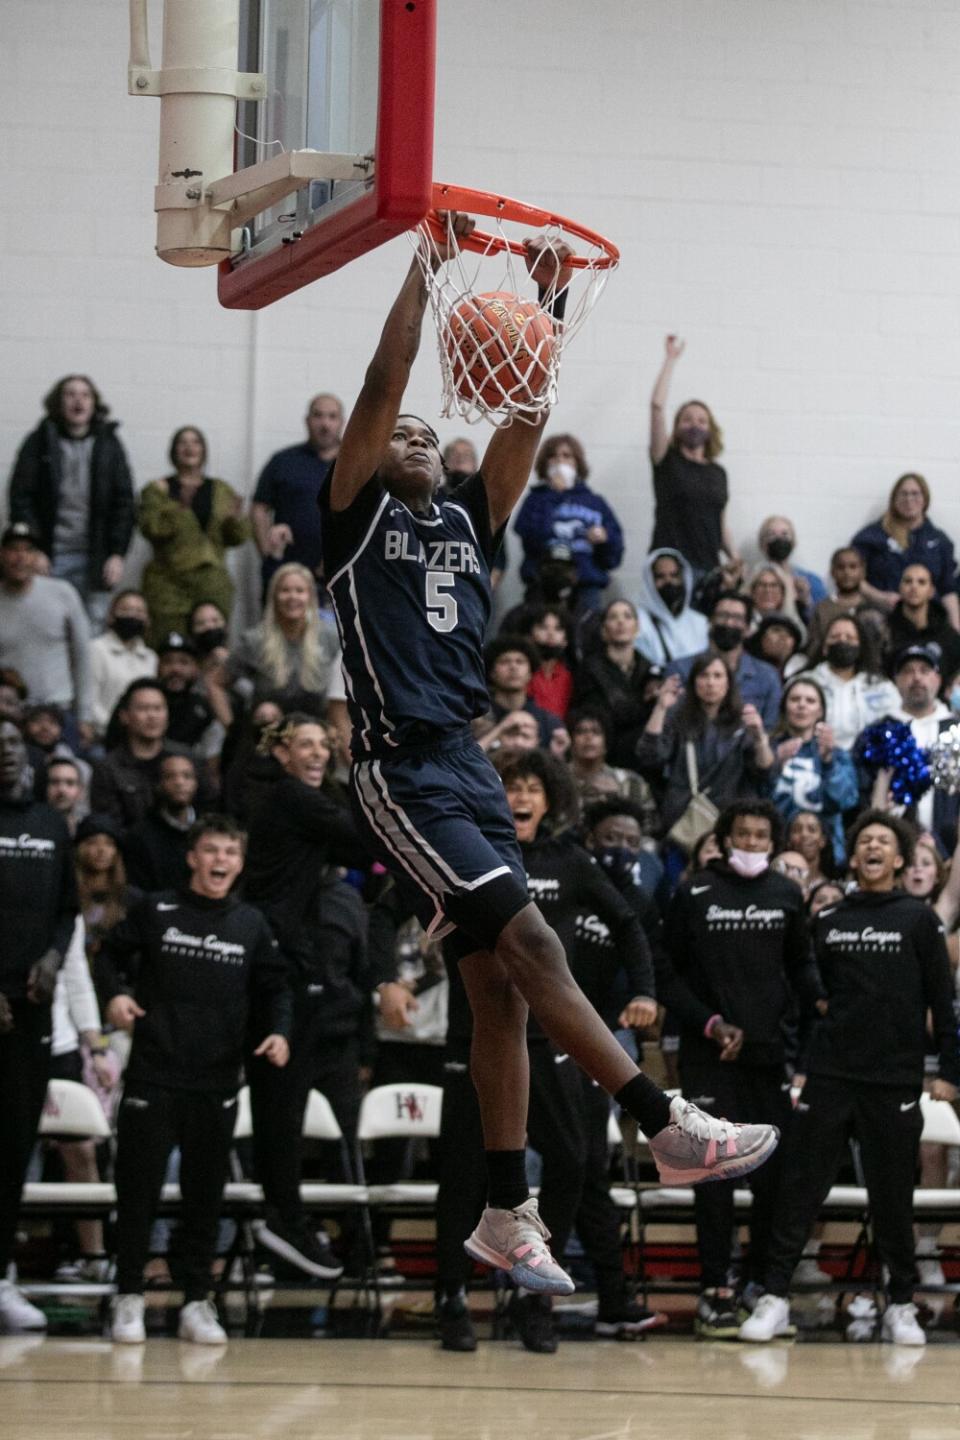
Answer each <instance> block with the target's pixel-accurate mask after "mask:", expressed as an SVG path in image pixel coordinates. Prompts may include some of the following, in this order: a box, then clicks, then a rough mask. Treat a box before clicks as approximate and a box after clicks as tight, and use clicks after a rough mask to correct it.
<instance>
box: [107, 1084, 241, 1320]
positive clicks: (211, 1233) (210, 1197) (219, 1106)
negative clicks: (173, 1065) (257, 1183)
mask: <svg viewBox="0 0 960 1440" xmlns="http://www.w3.org/2000/svg"><path fill="white" fill-rule="evenodd" d="M236 1118H237V1096H236V1092H234V1093H232V1094H224V1093H223V1092H222V1091H221V1092H213V1093H208V1092H206V1091H199V1090H167V1089H162V1088H161V1087H160V1086H155V1085H141V1084H136V1083H132V1084H128V1085H127V1088H126V1090H125V1092H124V1096H123V1100H122V1101H121V1103H120V1112H119V1116H118V1119H117V1162H116V1184H117V1291H118V1293H119V1294H121V1295H139V1294H140V1293H141V1291H142V1290H143V1267H144V1265H145V1264H146V1263H147V1258H148V1256H149V1253H150V1227H151V1225H152V1224H153V1220H154V1217H155V1215H156V1212H157V1205H158V1202H159V1199H160V1192H161V1189H162V1187H163V1177H164V1175H165V1173H166V1169H167V1161H168V1159H169V1158H170V1151H171V1150H172V1149H173V1147H174V1146H175V1145H179V1147H180V1191H181V1195H182V1197H183V1219H182V1222H181V1227H180V1236H181V1240H182V1245H183V1271H184V1294H185V1299H186V1303H188V1304H189V1303H190V1301H192V1300H203V1299H204V1298H205V1297H206V1295H207V1294H208V1293H209V1290H210V1266H211V1264H212V1262H213V1257H214V1252H215V1249H216V1243H217V1222H218V1220H219V1218H220V1203H221V1200H222V1198H223V1186H224V1182H225V1181H226V1178H227V1163H228V1159H229V1155H230V1145H231V1142H232V1139H233V1127H234V1123H235V1121H236Z"/></svg>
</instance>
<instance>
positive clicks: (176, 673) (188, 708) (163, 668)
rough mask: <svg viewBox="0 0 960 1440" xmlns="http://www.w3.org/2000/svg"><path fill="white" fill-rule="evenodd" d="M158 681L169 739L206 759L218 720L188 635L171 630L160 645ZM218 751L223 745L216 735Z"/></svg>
mask: <svg viewBox="0 0 960 1440" xmlns="http://www.w3.org/2000/svg"><path fill="white" fill-rule="evenodd" d="M157 660H158V664H157V680H158V682H159V684H160V688H161V690H162V691H163V693H164V696H165V697H166V701H167V713H168V716H169V719H168V722H167V739H168V740H172V741H174V743H175V744H177V745H185V746H186V747H187V748H188V749H189V750H193V751H195V752H196V753H197V754H198V755H201V756H205V755H206V754H207V753H208V751H209V749H210V747H209V745H208V744H207V741H208V738H209V733H210V729H211V727H212V726H213V725H214V723H215V716H214V713H213V709H212V707H211V705H210V702H209V701H208V700H207V698H206V696H205V695H204V693H203V688H202V684H201V681H200V662H199V660H198V658H197V651H196V647H195V646H194V643H193V641H192V640H191V639H190V638H189V636H187V635H181V634H180V632H179V630H171V632H170V634H169V635H165V636H164V637H163V639H162V640H160V641H159V642H158V644H157ZM217 740H218V742H219V743H218V745H217V749H219V748H220V745H222V743H223V739H222V732H221V731H220V730H219V729H218V731H217Z"/></svg>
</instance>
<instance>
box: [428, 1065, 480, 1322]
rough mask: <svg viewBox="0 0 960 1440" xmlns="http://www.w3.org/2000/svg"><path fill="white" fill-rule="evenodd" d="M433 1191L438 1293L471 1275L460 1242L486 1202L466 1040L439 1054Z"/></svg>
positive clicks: (459, 1286)
mask: <svg viewBox="0 0 960 1440" xmlns="http://www.w3.org/2000/svg"><path fill="white" fill-rule="evenodd" d="M439 1181H440V1184H439V1187H438V1190H437V1280H436V1289H437V1294H438V1295H456V1293H457V1291H458V1290H460V1289H462V1288H463V1287H464V1286H465V1285H466V1283H467V1280H468V1279H469V1277H470V1275H472V1273H473V1261H472V1260H471V1259H470V1257H469V1255H468V1254H467V1253H466V1251H465V1250H464V1248H463V1242H464V1241H465V1240H466V1238H467V1236H468V1235H470V1234H471V1233H472V1231H473V1230H474V1229H475V1227H476V1224H477V1221H478V1220H479V1219H480V1216H481V1215H482V1213H483V1207H484V1205H485V1204H486V1201H487V1162H486V1156H485V1155H484V1150H483V1126H482V1124H481V1121H480V1104H479V1102H478V1100H477V1092H476V1090H475V1089H474V1086H473V1081H472V1079H471V1078H470V1042H469V1040H466V1041H459V1042H451V1043H450V1044H449V1045H448V1046H447V1047H446V1049H445V1050H444V1053H443V1112H442V1116H441V1120H440V1171H439Z"/></svg>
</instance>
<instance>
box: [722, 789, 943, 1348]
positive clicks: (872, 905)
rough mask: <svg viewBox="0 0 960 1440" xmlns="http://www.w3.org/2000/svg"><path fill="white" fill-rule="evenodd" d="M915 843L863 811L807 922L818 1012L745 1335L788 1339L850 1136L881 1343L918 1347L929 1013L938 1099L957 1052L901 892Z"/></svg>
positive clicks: (925, 920)
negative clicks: (796, 1290) (839, 892)
mask: <svg viewBox="0 0 960 1440" xmlns="http://www.w3.org/2000/svg"><path fill="white" fill-rule="evenodd" d="M913 846H914V832H913V831H912V829H911V827H910V826H909V825H907V824H906V823H905V822H904V821H902V820H900V819H897V818H896V817H894V816H892V815H887V814H885V813H883V812H882V811H879V810H867V811H865V812H864V814H863V815H861V816H860V818H859V820H858V821H857V823H856V824H855V825H854V827H853V830H852V832H851V836H850V842H849V845H848V850H849V854H850V869H851V870H852V871H853V874H854V875H855V876H856V880H857V886H858V888H857V890H856V891H854V892H853V894H851V895H848V896H847V898H846V899H845V900H841V901H840V903H839V904H838V905H831V906H827V907H826V908H825V909H823V910H821V911H820V913H819V915H818V916H817V919H816V921H815V925H814V943H815V949H816V957H817V962H818V965H819V969H820V975H821V978H822V982H823V983H822V994H821V997H820V999H819V1000H818V1001H817V1002H816V1005H817V1010H818V1011H819V1014H820V1018H819V1020H818V1021H817V1022H816V1024H815V1025H814V1028H813V1031H812V1034H811V1036H810V1040H809V1044H808V1047H807V1053H806V1056H805V1058H804V1059H803V1060H802V1069H803V1073H804V1074H805V1076H806V1084H805V1085H804V1086H803V1089H802V1091H801V1096H800V1099H799V1101H798V1103H797V1107H796V1113H795V1115H794V1118H793V1123H792V1125H791V1128H790V1132H789V1137H788V1140H787V1144H786V1146H785V1147H784V1154H783V1157H782V1161H781V1178H780V1188H779V1193H778V1195H777V1200H776V1205H775V1208H774V1221H773V1230H772V1234H771V1237H770V1245H769V1249H768V1253H767V1263H766V1272H765V1274H764V1275H763V1277H762V1280H763V1285H764V1288H765V1290H766V1292H767V1293H766V1294H765V1295H762V1296H761V1297H760V1299H759V1300H758V1302H757V1305H756V1308H755V1309H754V1312H753V1314H752V1315H751V1316H750V1318H749V1319H748V1320H746V1321H745V1322H744V1324H743V1325H742V1326H741V1327H740V1339H741V1340H772V1339H773V1338H774V1337H775V1336H777V1335H785V1334H788V1333H790V1305H789V1301H788V1299H787V1293H788V1290H789V1285H790V1277H791V1275H792V1274H793V1271H794V1267H795V1266H796V1264H797V1262H798V1260H799V1259H800V1256H801V1253H802V1251H803V1247H804V1244H805V1242H806V1239H807V1236H808V1234H809V1233H810V1227H811V1226H812V1224H813V1222H814V1220H815V1219H816V1217H817V1213H818V1212H819V1210H820V1206H821V1205H822V1204H823V1201H824V1199H825V1198H826V1195H827V1192H828V1190H829V1189H830V1186H831V1184H832V1183H833V1179H834V1176H835V1175H836V1172H837V1168H838V1166H839V1164H840V1160H841V1158H842V1156H843V1154H844V1151H845V1149H846V1144H847V1140H848V1138H849V1136H850V1135H854V1136H855V1137H856V1139H857V1140H858V1141H859V1144H860V1155H861V1159H862V1162H863V1171H864V1177H865V1179H866V1184H867V1194H868V1196H869V1198H870V1209H871V1211H872V1213H873V1223H874V1232H875V1234H876V1241H877V1248H878V1249H879V1251H880V1257H881V1259H882V1261H883V1263H884V1266H885V1267H886V1270H887V1272H888V1274H889V1280H888V1281H887V1288H888V1291H889V1303H888V1305H887V1308H886V1310H885V1311H884V1315H883V1338H884V1339H885V1340H891V1341H892V1342H893V1343H894V1344H895V1345H924V1344H926V1336H925V1335H924V1332H923V1330H922V1329H921V1328H920V1326H919V1324H918V1323H917V1310H916V1306H915V1305H914V1304H913V1290H914V1285H915V1282H916V1270H915V1267H914V1239H913V1185H914V1180H915V1178H916V1173H917V1160H918V1156H919V1148H920V1132H921V1131H922V1129H923V1115H922V1113H921V1111H920V1095H921V1092H922V1090H923V1071H924V1054H925V1052H926V1050H927V1049H928V1045H927V1014H928V1012H929V1013H930V1015H931V1016H932V1022H933V1033H934V1036H935V1038H936V1043H937V1050H938V1053H939V1062H940V1073H939V1076H938V1078H937V1079H936V1080H934V1082H933V1084H932V1086H931V1094H932V1095H933V1097H934V1099H937V1100H950V1101H953V1100H955V1099H956V1097H957V1081H958V1078H960V1055H958V1050H957V1027H956V1021H955V1019H954V1015H953V979H952V976H951V973H950V961H949V959H948V958H947V947H946V942H945V939H944V933H943V925H942V924H941V922H940V919H939V917H938V916H937V915H936V914H935V912H934V911H933V910H932V909H931V908H930V907H929V906H928V905H925V904H924V903H923V901H922V900H917V899H915V898H914V897H913V896H911V895H906V894H904V892H903V891H902V890H901V889H900V888H899V881H900V876H901V873H902V872H903V870H904V869H905V868H907V867H908V866H909V865H910V862H911V860H912V857H913Z"/></svg>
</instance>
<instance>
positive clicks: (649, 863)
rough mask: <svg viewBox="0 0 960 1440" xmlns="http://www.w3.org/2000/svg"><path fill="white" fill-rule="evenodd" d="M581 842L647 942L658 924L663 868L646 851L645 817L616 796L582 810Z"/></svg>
mask: <svg viewBox="0 0 960 1440" xmlns="http://www.w3.org/2000/svg"><path fill="white" fill-rule="evenodd" d="M582 813H583V824H582V832H583V843H584V845H585V846H586V848H587V849H588V850H589V851H590V854H591V855H592V856H593V858H594V859H595V860H596V862H597V864H598V865H599V866H600V868H601V870H602V871H603V873H604V874H605V875H606V877H607V879H608V880H609V881H610V882H611V884H612V885H614V886H615V887H616V888H617V889H618V890H619V891H620V894H621V895H623V896H625V898H626V899H627V900H628V901H629V902H630V906H631V908H632V909H633V912H634V914H635V915H636V917H637V919H638V920H639V921H640V924H641V925H642V926H643V928H644V931H645V933H646V936H647V939H648V940H650V942H651V943H653V941H654V940H655V939H656V936H657V931H658V928H659V922H660V912H659V907H658V904H657V890H658V888H659V886H660V882H661V880H662V879H663V866H662V865H661V863H660V860H659V858H658V856H657V855H656V853H655V852H654V851H653V850H652V849H650V848H648V847H649V845H650V841H649V838H648V830H647V827H648V824H649V816H648V814H647V812H645V811H644V810H642V809H641V808H640V806H639V805H633V804H631V802H630V801H629V800H623V799H621V798H620V797H618V796H616V795H612V796H610V797H609V798H608V799H606V800H598V801H597V802H596V803H595V804H593V805H589V806H587V807H586V809H584V810H583V812H582Z"/></svg>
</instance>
